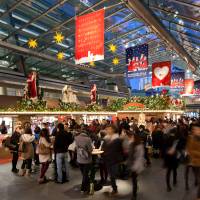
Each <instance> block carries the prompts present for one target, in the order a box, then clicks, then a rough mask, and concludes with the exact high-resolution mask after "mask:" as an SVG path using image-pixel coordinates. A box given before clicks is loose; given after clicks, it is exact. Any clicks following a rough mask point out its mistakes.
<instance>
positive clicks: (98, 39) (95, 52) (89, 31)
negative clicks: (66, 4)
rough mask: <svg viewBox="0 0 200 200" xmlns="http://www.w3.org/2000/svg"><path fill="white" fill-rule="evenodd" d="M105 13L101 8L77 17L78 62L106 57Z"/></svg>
mask: <svg viewBox="0 0 200 200" xmlns="http://www.w3.org/2000/svg"><path fill="white" fill-rule="evenodd" d="M104 15H105V10H104V9H101V10H98V11H95V12H92V13H89V14H86V15H83V16H79V17H77V18H76V33H75V34H76V35H75V37H76V41H75V63H76V64H81V63H88V62H92V61H97V60H103V59H104Z"/></svg>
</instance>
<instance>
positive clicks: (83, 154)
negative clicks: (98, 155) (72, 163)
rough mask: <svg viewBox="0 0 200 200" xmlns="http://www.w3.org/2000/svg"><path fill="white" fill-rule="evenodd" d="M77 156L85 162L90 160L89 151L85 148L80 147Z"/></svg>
mask: <svg viewBox="0 0 200 200" xmlns="http://www.w3.org/2000/svg"><path fill="white" fill-rule="evenodd" d="M77 154H78V155H79V156H80V157H81V158H82V159H84V160H87V159H88V158H89V153H88V152H87V150H86V149H85V148H83V147H80V146H78V148H77Z"/></svg>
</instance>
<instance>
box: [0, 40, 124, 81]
mask: <svg viewBox="0 0 200 200" xmlns="http://www.w3.org/2000/svg"><path fill="white" fill-rule="evenodd" d="M0 47H2V48H6V49H9V50H12V51H15V52H16V53H19V54H22V55H24V56H25V55H29V56H33V57H37V58H40V59H43V60H48V61H50V62H55V63H60V64H63V65H66V66H68V67H71V68H74V69H75V70H78V71H85V72H87V73H89V74H94V75H97V76H101V77H107V78H116V77H123V74H108V73H105V72H101V71H98V70H95V69H91V68H86V67H82V66H80V65H75V64H73V63H70V62H68V61H61V60H58V59H56V58H55V57H54V56H50V55H46V54H43V53H38V52H35V51H33V50H30V49H27V48H24V47H19V46H17V45H14V44H10V43H7V42H4V41H0Z"/></svg>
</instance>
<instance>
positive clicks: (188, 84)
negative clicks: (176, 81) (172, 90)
mask: <svg viewBox="0 0 200 200" xmlns="http://www.w3.org/2000/svg"><path fill="white" fill-rule="evenodd" d="M193 92H194V80H193V79H185V89H184V94H183V95H186V96H187V95H192V94H193Z"/></svg>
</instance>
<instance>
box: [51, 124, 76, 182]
mask: <svg viewBox="0 0 200 200" xmlns="http://www.w3.org/2000/svg"><path fill="white" fill-rule="evenodd" d="M72 141H73V140H72V135H71V134H70V133H67V132H66V131H65V130H64V125H63V124H61V123H60V124H58V126H57V134H56V137H55V143H54V152H55V154H56V166H57V183H63V174H62V173H63V170H62V169H63V167H64V168H65V174H66V175H65V176H66V177H65V179H66V181H67V182H68V181H69V164H68V154H67V152H68V147H69V145H70V144H71V143H72Z"/></svg>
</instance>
